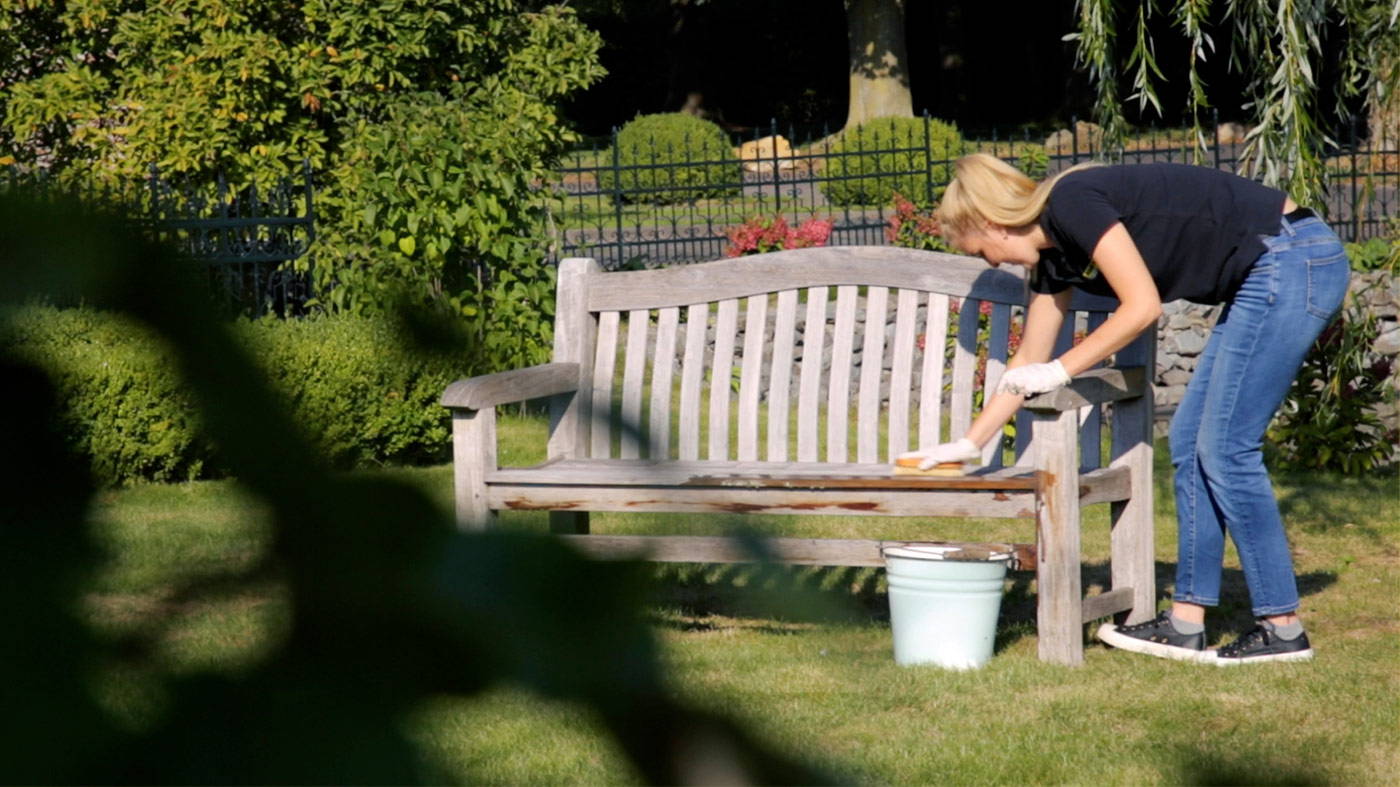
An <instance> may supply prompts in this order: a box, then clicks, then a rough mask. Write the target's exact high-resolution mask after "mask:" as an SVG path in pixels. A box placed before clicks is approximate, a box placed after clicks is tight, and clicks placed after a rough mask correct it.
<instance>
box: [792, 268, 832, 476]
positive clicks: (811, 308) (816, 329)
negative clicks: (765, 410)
mask: <svg viewBox="0 0 1400 787" xmlns="http://www.w3.org/2000/svg"><path fill="white" fill-rule="evenodd" d="M829 296H830V291H829V290H828V289H827V288H826V287H813V288H812V289H810V290H808V291H807V317H806V320H805V322H803V324H802V370H801V372H800V373H799V380H798V392H797V459H798V461H801V462H815V461H817V459H818V455H817V454H818V451H819V450H820V449H819V447H818V446H819V444H820V437H821V436H820V433H819V432H818V431H817V430H818V428H819V427H818V424H820V423H821V410H820V408H821V384H822V379H821V377H822V355H823V353H824V352H825V351H826V303H827V298H828V297H829Z"/></svg>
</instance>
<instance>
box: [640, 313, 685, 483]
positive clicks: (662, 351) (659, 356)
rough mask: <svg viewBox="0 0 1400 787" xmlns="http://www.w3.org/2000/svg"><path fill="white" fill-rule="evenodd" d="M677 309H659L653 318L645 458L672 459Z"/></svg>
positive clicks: (678, 314) (678, 321) (678, 318)
mask: <svg viewBox="0 0 1400 787" xmlns="http://www.w3.org/2000/svg"><path fill="white" fill-rule="evenodd" d="M679 323H680V309H677V308H674V307H671V308H666V309H662V310H660V312H659V313H658V314H657V316H656V351H655V352H654V353H653V354H652V365H651V406H650V408H648V409H649V412H648V425H647V442H648V443H649V447H648V449H647V456H648V457H650V458H652V459H668V458H670V456H671V382H672V379H673V377H674V373H675V368H676V329H677V327H678V325H679Z"/></svg>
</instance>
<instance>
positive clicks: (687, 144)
mask: <svg viewBox="0 0 1400 787" xmlns="http://www.w3.org/2000/svg"><path fill="white" fill-rule="evenodd" d="M614 157H616V163H617V165H618V170H616V171H614V170H613V169H611V167H612V165H613V162H614ZM602 164H603V165H604V166H605V167H608V169H602V170H599V172H598V188H599V190H602V191H612V190H614V189H618V190H621V191H622V198H623V199H625V200H626V201H628V202H652V203H656V204H661V205H665V204H669V203H674V202H690V201H692V200H697V199H708V198H712V197H725V196H734V195H737V194H738V193H739V186H740V183H741V182H742V179H743V171H742V169H741V167H740V163H739V159H738V158H737V157H735V155H734V149H733V146H731V145H730V144H729V138H728V137H726V136H725V135H724V131H723V130H722V129H720V127H719V126H716V125H715V124H714V123H711V122H710V121H708V120H702V119H700V118H698V117H695V116H694V115H689V114H686V113H684V112H671V113H666V114H660V115H639V116H638V117H636V118H634V119H632V120H630V121H628V122H627V124H626V125H624V126H623V127H622V130H621V131H619V132H617V138H616V140H615V142H614V148H613V149H612V150H611V151H609V152H608V153H607V154H606V158H605V159H604V160H603V162H602Z"/></svg>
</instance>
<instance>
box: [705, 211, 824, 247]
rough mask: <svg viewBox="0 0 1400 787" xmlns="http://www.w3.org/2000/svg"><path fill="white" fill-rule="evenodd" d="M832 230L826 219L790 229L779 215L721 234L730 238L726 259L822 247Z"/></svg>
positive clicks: (759, 219) (753, 221)
mask: <svg viewBox="0 0 1400 787" xmlns="http://www.w3.org/2000/svg"><path fill="white" fill-rule="evenodd" d="M831 228H832V222H831V221H830V220H829V219H808V220H806V221H804V222H802V224H800V225H798V226H797V227H790V226H788V223H787V219H784V218H783V217H782V216H777V217H774V218H762V217H760V218H752V219H749V220H748V221H746V222H744V223H743V224H740V225H739V226H737V227H731V228H730V229H729V230H727V231H726V232H725V233H724V234H725V235H727V236H728V237H729V251H727V252H725V256H726V257H743V256H746V255H749V254H766V253H767V252H770V251H782V250H784V249H808V248H811V247H813V246H825V245H826V241H827V238H829V237H831Z"/></svg>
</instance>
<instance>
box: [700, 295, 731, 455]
mask: <svg viewBox="0 0 1400 787" xmlns="http://www.w3.org/2000/svg"><path fill="white" fill-rule="evenodd" d="M738 331H739V302H738V301H737V300H734V299H732V298H731V299H729V300H725V301H720V302H719V311H718V314H717V316H716V317H715V355H714V360H713V361H711V362H710V434H709V438H710V440H709V453H708V454H707V455H706V456H707V457H708V458H709V459H711V460H719V461H723V460H725V459H728V458H729V386H730V384H731V383H732V382H733V380H734V346H735V342H736V340H737V339H738Z"/></svg>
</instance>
